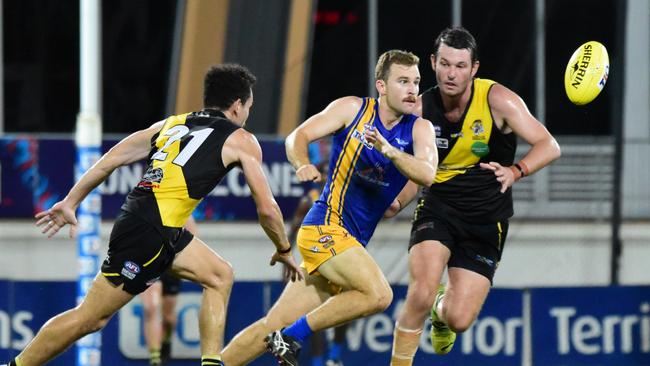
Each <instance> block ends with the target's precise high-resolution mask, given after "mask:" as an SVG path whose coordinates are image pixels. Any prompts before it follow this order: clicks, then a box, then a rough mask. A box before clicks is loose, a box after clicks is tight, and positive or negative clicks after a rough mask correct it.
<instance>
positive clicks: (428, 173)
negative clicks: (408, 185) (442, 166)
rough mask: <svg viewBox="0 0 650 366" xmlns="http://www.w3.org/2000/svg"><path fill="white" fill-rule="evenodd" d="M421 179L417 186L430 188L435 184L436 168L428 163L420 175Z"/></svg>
mask: <svg viewBox="0 0 650 366" xmlns="http://www.w3.org/2000/svg"><path fill="white" fill-rule="evenodd" d="M419 178H420V179H418V180H417V182H416V183H417V184H419V185H421V186H422V187H429V186H430V185H431V184H433V181H434V180H435V179H436V167H435V166H433V165H431V164H429V163H427V164H426V166H425V168H424V169H422V171H421V174H420V177H419Z"/></svg>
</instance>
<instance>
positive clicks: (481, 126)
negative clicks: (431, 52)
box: [435, 78, 495, 183]
mask: <svg viewBox="0 0 650 366" xmlns="http://www.w3.org/2000/svg"><path fill="white" fill-rule="evenodd" d="M494 84H495V82H494V81H492V80H486V79H478V78H477V79H474V82H473V88H474V90H473V94H472V100H471V101H470V106H469V108H468V110H467V114H466V115H465V119H464V120H463V121H462V123H463V126H462V128H461V132H460V136H459V137H458V139H457V140H456V143H455V144H454V146H452V147H451V150H450V151H449V154H447V156H446V157H445V159H444V160H443V161H442V162H441V163H440V164H439V166H438V171H437V173H436V179H435V183H442V182H446V181H448V180H450V179H451V178H453V177H455V176H457V175H459V174H465V172H466V171H467V169H468V168H470V167H472V166H474V165H476V164H477V163H478V162H479V161H480V160H481V157H480V156H478V155H476V154H475V153H474V152H473V149H475V148H477V146H475V145H476V144H483V145H484V146H485V147H487V144H488V142H489V140H490V135H491V133H492V125H493V119H492V112H491V111H490V105H489V103H488V93H489V91H490V88H491V87H492V85H494Z"/></svg>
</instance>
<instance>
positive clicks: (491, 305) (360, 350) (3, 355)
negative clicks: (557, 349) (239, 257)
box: [0, 281, 522, 366]
mask: <svg viewBox="0 0 650 366" xmlns="http://www.w3.org/2000/svg"><path fill="white" fill-rule="evenodd" d="M283 287H284V285H283V284H282V283H281V282H269V283H262V282H237V283H235V285H234V287H233V291H232V295H231V298H230V304H229V307H228V320H227V324H226V334H225V336H226V340H229V339H232V338H233V337H234V336H235V334H237V332H239V331H240V330H242V329H244V328H245V327H246V326H248V325H250V324H252V323H253V322H255V321H256V320H257V319H259V318H261V317H262V316H263V315H264V314H265V313H266V311H267V310H268V308H269V307H270V305H271V304H273V302H274V301H275V299H277V297H278V296H279V295H280V293H281V291H282V289H283ZM0 291H2V293H3V294H14V295H13V296H10V297H9V298H5V297H4V296H3V299H1V300H0V327H2V328H0V330H1V331H0V361H2V360H4V359H8V358H9V357H13V356H15V355H16V354H17V353H18V352H19V351H20V350H21V349H22V348H23V347H24V346H25V345H26V344H27V343H28V342H29V341H30V340H31V339H32V338H33V336H34V335H35V334H36V332H37V331H38V329H39V328H40V327H41V326H42V325H43V323H45V321H47V320H48V319H49V318H50V317H52V316H54V315H56V314H57V313H60V312H62V311H64V310H66V309H69V308H71V307H73V306H74V304H75V287H74V282H9V281H0ZM394 291H395V301H394V303H393V305H391V307H389V308H388V309H387V310H386V311H385V312H383V313H379V314H375V315H372V316H370V317H367V318H364V319H361V320H358V321H356V322H353V323H351V324H350V325H349V326H348V328H347V334H346V348H345V349H344V350H343V353H342V360H343V361H344V362H345V363H346V364H348V365H363V364H370V365H387V364H388V363H389V360H390V352H391V343H392V334H393V329H394V323H395V319H396V317H397V315H398V311H399V309H400V308H401V306H402V305H403V302H404V296H405V295H406V287H405V286H394ZM7 299H8V300H7ZM43 299H47V306H44V305H43ZM200 302H201V293H200V289H199V287H198V286H195V285H193V284H190V283H187V282H184V283H183V287H182V292H181V294H180V295H179V299H178V305H177V308H176V311H177V314H178V326H177V328H176V330H175V332H174V334H173V347H172V356H173V358H174V360H173V362H172V363H170V365H172V366H190V365H196V361H192V360H193V359H194V360H195V359H196V358H198V356H199V355H200V348H199V333H198V323H197V316H198V309H199V304H200ZM520 314H521V292H520V291H516V290H494V291H493V292H492V293H491V294H490V298H489V300H488V302H487V303H486V305H485V310H484V312H483V313H482V314H481V317H480V318H479V320H478V321H477V324H476V325H475V326H474V327H473V328H472V329H471V330H469V331H468V332H466V333H465V334H463V335H462V336H460V337H459V340H458V342H457V344H456V346H455V347H456V348H455V350H454V351H453V352H452V353H451V354H449V355H447V356H444V357H441V356H436V355H434V354H433V349H432V347H431V344H430V343H429V340H428V336H427V335H426V334H428V328H429V324H427V329H425V334H424V335H423V337H422V340H421V342H420V351H419V352H418V355H417V356H416V360H415V363H414V365H415V366H418V365H422V366H424V365H431V364H433V363H436V364H440V365H467V364H480V365H519V364H520V355H521V344H522V343H521V327H522V324H521V318H520ZM143 319H144V317H143V310H142V304H141V302H140V300H139V299H138V298H136V299H135V300H134V301H132V302H131V303H129V304H127V305H126V306H125V307H124V308H123V309H122V310H121V311H120V312H119V315H118V316H116V317H114V318H113V319H112V320H111V321H110V322H109V324H108V325H107V327H106V328H105V329H104V330H103V331H102V336H101V342H102V349H103V352H102V355H101V359H102V365H123V366H131V365H144V364H146V363H145V361H146V360H147V357H148V351H147V347H146V344H145V341H144V333H143ZM74 357H75V353H74V352H73V351H71V350H68V351H66V353H65V354H63V355H62V356H60V357H58V358H57V359H56V360H55V361H53V362H52V363H50V365H53V366H63V365H70V364H72V362H74ZM301 359H302V362H303V363H302V364H304V365H309V364H310V360H309V345H305V349H304V350H303V352H302V354H301ZM272 364H275V361H274V360H273V358H272V357H271V356H269V355H263V356H262V357H261V358H259V359H258V360H256V361H255V362H253V363H251V365H252V366H264V365H272Z"/></svg>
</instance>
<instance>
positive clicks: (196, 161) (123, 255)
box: [10, 64, 302, 366]
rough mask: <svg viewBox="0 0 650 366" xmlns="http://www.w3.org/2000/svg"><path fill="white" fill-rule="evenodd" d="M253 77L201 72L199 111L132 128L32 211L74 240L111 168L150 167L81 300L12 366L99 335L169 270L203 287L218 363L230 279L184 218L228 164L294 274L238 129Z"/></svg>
mask: <svg viewBox="0 0 650 366" xmlns="http://www.w3.org/2000/svg"><path fill="white" fill-rule="evenodd" d="M254 83H255V77H254V76H253V74H251V73H250V71H248V69H246V68H245V67H243V66H240V65H234V64H230V65H219V66H215V67H213V68H211V69H210V70H209V71H208V73H207V74H206V76H205V88H204V103H203V104H204V109H203V110H201V111H197V112H193V113H187V114H182V115H177V116H171V117H169V118H167V119H165V120H164V121H160V122H157V123H154V124H153V125H152V126H151V127H149V128H147V129H145V130H141V131H138V132H135V133H134V134H132V135H130V136H128V137H126V138H125V139H123V140H122V141H120V142H119V143H118V144H117V145H115V146H114V147H113V148H112V149H111V150H110V151H109V152H107V153H106V154H104V156H102V158H101V159H99V161H97V163H96V164H95V165H93V166H92V167H91V168H90V169H89V170H88V171H87V172H86V173H85V174H84V175H83V176H82V177H81V179H80V180H79V181H78V182H77V183H76V184H75V185H74V187H72V189H71V190H70V192H69V193H68V194H67V196H66V197H65V198H64V199H63V200H62V201H60V202H57V203H56V204H55V205H54V206H53V207H52V208H51V209H49V210H47V211H44V212H41V213H38V214H37V215H36V218H37V220H38V221H37V225H38V226H44V228H43V233H45V234H48V235H49V236H52V235H54V234H56V233H57V232H58V231H59V230H60V229H61V228H62V227H64V226H65V225H70V226H71V229H70V235H71V236H73V235H74V231H75V230H76V226H77V220H76V218H75V210H76V208H77V207H78V206H79V204H80V203H81V201H82V200H83V199H84V197H86V196H87V195H88V193H89V192H91V191H92V190H93V189H94V188H95V187H97V186H98V185H99V184H100V183H101V182H103V181H104V180H105V179H107V178H108V176H109V175H110V174H111V172H113V170H115V169H116V168H117V167H119V166H122V165H126V164H130V163H133V162H136V161H138V160H141V159H145V158H147V159H148V162H149V166H148V168H147V170H146V172H145V174H144V176H143V177H142V179H141V181H140V183H139V184H138V185H137V187H135V188H133V190H132V191H131V192H130V193H129V195H128V197H127V199H126V201H125V203H124V205H123V206H122V212H121V213H120V215H119V216H118V218H117V219H116V221H115V225H114V226H113V230H112V232H111V236H110V242H109V245H108V255H107V257H106V260H105V261H104V263H103V264H102V268H101V272H100V273H98V274H97V276H96V277H95V280H94V281H93V283H92V285H91V287H90V289H89V290H88V294H87V296H86V297H85V299H84V300H83V301H82V302H81V304H80V305H79V306H77V307H76V308H74V309H72V310H69V311H66V312H64V313H62V314H59V315H57V316H56V317H54V318H52V319H50V320H49V321H48V322H47V323H46V324H45V325H44V326H43V328H42V329H41V330H40V331H39V332H38V334H36V336H35V337H34V339H33V340H32V341H31V342H30V343H29V344H28V345H27V347H26V348H25V349H24V350H23V352H21V353H20V355H18V357H17V358H16V359H15V360H13V361H11V363H10V365H12V366H38V365H42V364H44V363H46V362H47V361H49V360H50V359H52V358H54V357H55V356H56V355H58V354H59V353H61V352H63V351H64V350H65V349H66V348H68V347H69V346H70V345H71V344H72V343H73V342H75V341H76V340H77V339H79V338H81V337H83V336H84V335H86V334H88V333H91V332H94V331H97V330H99V329H101V328H102V327H103V326H104V325H106V323H107V322H108V320H109V319H110V318H111V317H112V316H113V314H115V313H116V312H117V311H118V310H119V309H120V308H121V307H122V306H124V305H125V304H126V303H128V302H129V301H131V299H132V298H133V297H134V296H136V295H137V294H139V293H141V292H143V291H144V290H146V289H147V287H149V286H151V285H152V284H153V283H154V282H156V281H157V280H158V278H159V277H160V276H161V275H162V274H163V273H164V272H165V271H166V270H167V269H170V270H171V272H172V273H173V274H174V275H176V276H178V277H181V278H184V279H187V280H190V281H193V282H196V283H198V284H200V285H201V286H202V287H203V300H202V302H201V309H200V311H199V332H200V337H201V354H202V357H201V358H202V359H201V365H202V366H205V365H212V366H218V365H222V362H221V360H220V355H219V353H220V349H221V345H222V343H223V329H224V323H225V311H226V306H227V303H228V297H229V295H230V288H231V286H232V282H233V271H232V268H231V267H230V265H229V264H228V263H227V262H226V261H225V260H224V259H223V258H221V257H220V256H219V255H218V254H217V253H215V252H214V251H213V250H212V249H211V248H210V247H208V246H207V245H206V244H205V243H204V242H202V241H201V240H199V239H198V238H197V237H195V236H193V235H192V234H191V233H190V232H189V231H187V230H185V229H183V224H185V222H186V220H187V218H188V217H189V215H190V213H191V212H192V210H193V209H194V207H196V205H197V204H198V203H199V202H200V200H201V199H202V198H203V197H204V196H205V195H207V194H208V193H209V192H210V191H211V190H212V189H213V188H214V187H215V186H216V185H217V184H218V183H219V182H220V181H221V179H222V178H223V177H224V176H225V175H226V174H227V172H228V171H229V170H230V169H232V168H233V167H234V166H239V167H241V169H242V170H243V172H244V176H245V177H246V181H247V183H248V186H249V187H250V189H251V194H252V197H253V199H254V201H255V204H256V206H257V211H258V215H259V220H260V224H261V226H262V227H263V228H264V230H265V232H266V233H267V235H268V237H269V238H270V239H271V241H272V243H273V244H274V245H275V248H276V252H275V253H274V254H273V256H272V257H271V264H274V263H275V262H282V263H283V264H284V265H285V266H286V267H287V270H288V271H289V272H288V275H289V276H291V277H292V278H293V279H296V278H301V277H302V273H301V272H300V270H299V268H298V266H297V265H296V264H295V262H294V261H293V258H292V256H291V253H290V250H291V246H290V244H289V241H288V239H287V236H286V233H285V228H284V222H283V217H282V213H281V212H280V208H279V207H278V205H277V203H276V202H275V199H274V198H273V194H272V193H271V189H270V187H269V184H268V182H267V180H266V177H265V176H264V172H263V170H262V150H261V148H260V146H259V143H258V142H257V140H256V139H255V136H253V135H252V134H251V133H249V132H247V131H246V130H244V129H243V128H241V127H242V126H243V125H244V124H245V122H246V119H247V118H248V114H249V111H250V108H251V106H252V104H253V91H252V87H253V85H254Z"/></svg>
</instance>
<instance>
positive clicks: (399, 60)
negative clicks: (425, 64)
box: [375, 50, 420, 81]
mask: <svg viewBox="0 0 650 366" xmlns="http://www.w3.org/2000/svg"><path fill="white" fill-rule="evenodd" d="M392 64H398V65H404V66H413V65H416V66H417V65H419V64H420V58H419V57H417V56H416V55H414V54H413V53H411V52H408V51H402V50H390V51H386V52H384V53H382V54H381V56H379V60H378V61H377V66H375V80H384V81H386V80H387V79H388V73H389V72H390V66H391V65H392Z"/></svg>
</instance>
